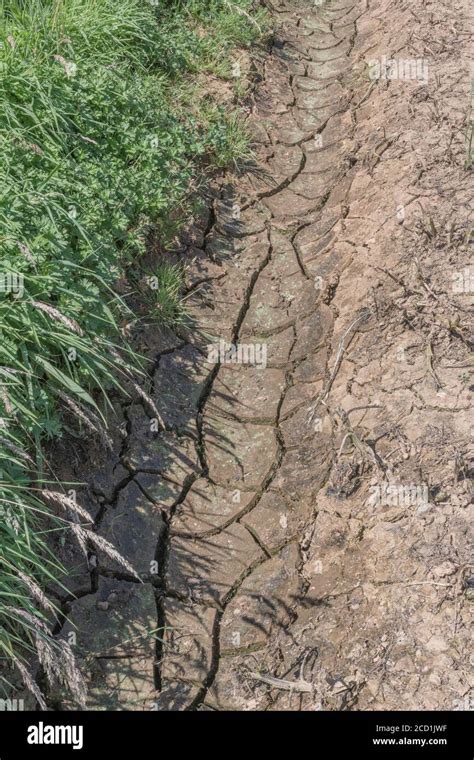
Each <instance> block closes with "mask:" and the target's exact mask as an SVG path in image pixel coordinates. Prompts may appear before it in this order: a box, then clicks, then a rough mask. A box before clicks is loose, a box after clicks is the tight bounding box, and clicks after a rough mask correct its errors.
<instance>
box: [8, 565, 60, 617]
mask: <svg viewBox="0 0 474 760" xmlns="http://www.w3.org/2000/svg"><path fill="white" fill-rule="evenodd" d="M17 574H18V577H19V578H20V580H22V581H23V583H24V584H25V586H26V588H27V589H28V591H29V592H30V594H31V596H32V597H33V599H34V600H35V602H38V604H39V605H40V606H41V607H42V608H43V609H44V610H46V611H47V612H51V613H52V614H53V615H54V616H55V617H56V616H57V614H56V610H55V608H54V606H53V605H52V603H51V602H50V601H49V599H48V597H47V596H46V594H45V593H44V592H43V591H42V590H41V588H40V587H39V586H38V584H37V583H36V582H35V581H34V580H33V578H32V577H31V575H27V574H26V573H24V572H23V571H22V570H18V571H17Z"/></svg>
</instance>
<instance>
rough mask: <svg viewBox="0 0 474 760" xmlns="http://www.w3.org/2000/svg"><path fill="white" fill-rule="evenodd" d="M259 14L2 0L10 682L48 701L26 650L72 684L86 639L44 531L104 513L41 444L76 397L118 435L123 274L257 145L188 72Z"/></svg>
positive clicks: (4, 557) (211, 63)
mask: <svg viewBox="0 0 474 760" xmlns="http://www.w3.org/2000/svg"><path fill="white" fill-rule="evenodd" d="M262 22H263V18H262V16H261V14H260V13H252V12H251V6H250V3H249V1H248V0H235V2H232V3H231V2H228V1H227V0H190V2H182V3H180V2H176V3H170V2H165V1H164V0H152V2H146V0H120V2H117V0H0V156H1V161H0V259H1V267H0V333H1V334H0V685H1V683H3V685H4V686H5V688H6V690H7V691H8V688H9V678H8V674H7V670H6V669H5V662H8V663H10V664H11V663H14V664H15V665H16V667H17V669H18V670H19V672H20V674H21V676H22V679H23V681H24V683H25V685H26V686H27V687H28V688H29V689H30V690H31V691H33V693H34V694H35V696H36V698H37V700H38V701H39V702H40V703H41V699H42V697H41V694H40V693H39V691H38V689H37V687H36V685H35V683H34V681H33V680H32V678H31V676H30V675H29V671H28V670H27V669H25V667H26V666H25V664H24V663H25V657H26V658H27V656H28V654H29V653H31V652H36V653H37V655H38V656H39V660H40V662H41V663H42V665H43V668H44V671H45V673H46V676H47V677H48V678H49V680H51V681H54V680H58V681H68V682H69V683H70V684H71V682H73V683H74V677H73V675H72V673H73V669H72V665H71V663H72V653H71V651H70V650H69V649H68V648H67V647H65V645H64V644H61V643H60V642H57V641H55V640H54V639H53V638H51V635H50V628H51V625H52V624H53V623H54V619H55V614H56V611H55V609H54V605H52V603H51V602H50V601H49V599H48V598H47V596H45V594H44V591H43V590H44V588H46V587H47V585H48V583H50V582H53V580H54V579H57V578H58V577H59V576H60V574H61V572H62V569H61V568H60V567H59V565H58V563H57V562H56V560H55V559H54V557H52V556H51V554H50V552H49V551H48V548H47V547H48V541H47V535H48V532H49V531H58V530H60V531H63V530H64V531H65V530H69V531H72V533H73V534H74V535H75V536H76V538H77V540H78V541H79V543H80V544H81V545H82V546H83V548H84V547H85V538H84V534H83V532H81V530H82V529H81V527H80V526H79V527H78V523H77V520H78V517H80V518H82V519H83V520H85V524H87V523H88V522H90V520H89V519H88V516H87V514H84V511H83V510H81V508H80V507H79V506H78V505H75V503H74V502H73V501H72V500H71V499H68V498H66V497H65V496H63V494H62V491H61V488H58V487H52V490H53V491H54V492H55V495H54V494H53V495H51V488H50V485H49V484H50V483H51V482H54V473H51V472H50V471H49V469H48V466H47V463H46V462H45V459H44V455H43V444H44V442H45V440H46V441H48V440H53V441H54V440H55V439H56V440H57V438H58V437H59V436H61V435H62V431H63V429H64V424H63V415H64V412H65V411H67V413H68V415H71V414H72V415H73V416H74V417H75V418H76V420H77V423H78V425H80V426H81V427H82V428H83V429H85V430H87V431H88V432H89V433H94V434H95V435H97V436H99V437H100V438H101V440H102V441H103V442H104V444H105V445H107V441H108V438H107V432H106V430H105V423H104V419H105V414H104V405H105V406H106V405H107V402H108V399H107V393H108V391H109V390H110V389H111V388H113V387H117V388H120V387H121V385H122V384H123V381H124V380H126V379H127V378H129V377H130V376H131V373H132V372H136V371H140V366H141V362H140V360H139V359H138V358H137V357H136V356H135V355H134V354H133V352H132V351H131V349H130V348H129V347H128V346H127V345H126V344H125V343H124V339H123V336H122V333H121V327H120V326H121V325H122V324H125V323H127V324H129V323H130V321H131V320H132V321H133V319H134V315H132V314H130V313H129V310H128V307H127V304H126V303H125V302H124V300H122V299H121V298H119V297H118V296H117V294H116V292H115V291H114V284H115V283H116V282H117V281H118V280H120V278H123V277H124V273H125V272H127V273H130V272H133V271H134V269H138V266H139V265H138V264H137V261H138V257H139V256H140V254H141V253H143V252H144V250H145V247H146V240H147V235H148V233H149V231H150V228H151V226H152V225H155V226H156V225H157V224H158V225H160V224H161V223H162V224H163V225H165V222H166V219H167V218H168V216H169V215H170V213H171V211H172V210H174V209H176V208H177V207H179V206H180V205H182V204H183V202H184V200H185V198H186V196H187V194H188V193H189V190H190V188H195V187H196V185H197V183H198V178H199V177H202V173H203V172H202V169H203V165H205V164H206V165H207V164H209V162H210V161H211V162H213V163H214V164H216V165H218V166H223V165H224V164H227V163H229V162H231V161H232V160H235V159H236V158H237V157H238V156H239V155H240V154H242V153H243V152H244V151H245V150H246V145H245V139H244V136H243V132H242V129H241V127H240V125H239V122H238V119H237V118H236V116H235V115H234V114H232V113H230V114H225V113H224V112H223V111H222V110H220V109H219V108H217V107H210V106H209V103H208V102H204V101H203V103H202V105H200V104H199V99H198V100H197V102H195V103H194V104H193V107H192V109H191V108H190V107H189V86H190V85H189V83H190V77H192V76H194V75H197V74H201V73H202V72H209V73H212V74H214V75H219V76H229V72H230V70H231V69H230V55H229V54H230V51H231V50H232V48H233V46H235V45H236V44H237V45H247V44H249V43H251V42H252V41H253V40H254V39H255V38H256V37H257V36H258V35H259V34H260V32H261V27H262ZM150 274H153V273H148V275H150ZM132 280H133V277H132ZM157 283H158V284H157V287H156V288H152V289H151V290H150V291H149V293H148V298H149V305H150V313H149V315H148V317H147V318H149V319H150V318H152V319H156V320H161V321H162V322H163V323H166V324H171V323H173V322H175V321H177V320H179V319H181V318H182V304H181V302H180V283H179V277H178V276H177V272H176V270H175V269H173V267H171V266H169V267H168V266H167V265H164V266H163V267H162V268H161V269H160V273H159V276H158V278H157ZM132 284H133V283H132ZM45 489H48V490H45ZM53 513H54V516H53ZM91 535H93V534H91ZM2 663H3V665H2ZM74 688H75V691H76V694H79V693H80V692H81V686H80V684H78V683H76V684H75V687H74Z"/></svg>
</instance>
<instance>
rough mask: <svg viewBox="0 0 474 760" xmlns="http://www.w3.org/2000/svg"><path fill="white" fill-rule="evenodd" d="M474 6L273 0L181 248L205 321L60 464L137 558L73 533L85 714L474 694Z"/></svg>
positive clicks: (368, 706)
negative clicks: (245, 160) (243, 160)
mask: <svg viewBox="0 0 474 760" xmlns="http://www.w3.org/2000/svg"><path fill="white" fill-rule="evenodd" d="M470 6H471V3H470V2H469V0H449V2H448V1H446V2H443V0H433V1H432V2H430V0H410V1H409V2H408V1H403V0H334V2H323V1H322V2H321V3H319V2H317V3H316V4H312V3H310V2H309V0H308V1H307V2H299V3H293V2H290V0H284V2H281V3H280V4H278V5H275V6H274V7H273V9H272V13H273V16H274V19H275V25H276V34H275V39H274V42H273V44H272V48H271V52H270V53H269V54H268V57H267V58H266V61H265V65H264V71H263V75H262V78H261V81H260V82H259V83H258V86H257V88H256V91H255V95H254V100H253V105H252V109H251V113H250V114H249V124H250V126H251V129H252V131H253V134H254V138H255V142H256V145H257V148H256V153H257V159H258V160H257V165H256V166H254V167H252V170H251V171H248V172H246V173H245V174H244V175H243V176H241V177H239V178H236V177H235V176H231V175H228V176H226V177H223V178H221V180H220V181H218V182H217V183H216V186H215V187H214V188H212V189H211V191H210V194H209V198H208V202H207V207H206V208H205V209H204V211H203V213H202V216H201V218H199V219H195V220H194V221H193V224H192V225H191V229H190V232H189V234H188V235H187V236H186V235H185V236H184V238H183V241H182V246H181V248H180V249H177V250H176V252H175V255H176V256H177V257H179V258H180V260H182V261H184V262H186V266H187V275H186V276H187V288H188V306H189V311H190V313H191V314H192V316H193V318H194V320H195V323H196V325H195V328H194V329H193V330H189V331H188V330H182V331H180V332H179V334H163V333H160V334H157V332H156V330H154V329H150V330H149V331H148V332H147V333H146V334H144V335H143V336H142V342H143V347H144V348H145V349H146V350H147V352H148V355H149V356H150V357H152V358H153V364H152V370H151V372H150V377H149V382H148V385H147V386H146V384H145V386H146V390H147V391H148V392H149V393H150V395H151V396H152V398H153V400H154V403H155V404H156V407H157V410H158V412H159V415H157V414H156V411H155V410H154V409H153V407H152V406H151V405H150V404H149V403H147V402H146V401H142V400H141V399H140V398H139V397H136V398H135V399H134V400H133V401H132V402H131V403H130V402H128V403H127V404H125V405H123V406H122V407H120V408H118V410H117V414H118V419H119V424H116V427H115V431H114V434H115V438H116V448H115V451H114V453H113V454H111V455H107V457H104V454H103V453H101V452H99V451H97V452H94V451H91V449H90V448H88V450H87V451H78V452H76V462H75V461H74V457H71V459H72V461H71V475H72V479H74V473H75V472H76V474H77V479H80V478H81V477H82V474H83V472H84V461H89V463H90V471H89V475H90V477H89V486H88V488H87V489H83V490H82V491H78V496H80V498H83V499H84V502H85V503H86V506H88V508H92V509H95V510H96V514H97V524H96V527H97V532H98V534H99V535H100V536H103V537H105V538H107V539H108V540H110V541H112V542H114V543H115V545H116V546H117V548H118V549H119V551H120V552H121V553H122V554H123V555H124V556H125V557H126V558H127V560H128V561H129V562H130V563H131V564H132V565H133V567H134V568H135V569H136V570H137V571H138V573H139V574H140V578H141V582H139V580H138V579H137V578H136V577H134V576H133V575H132V574H131V573H128V572H127V571H126V570H124V569H123V568H122V567H121V566H120V565H118V564H117V565H114V563H113V562H112V561H111V560H110V559H109V560H108V559H106V558H104V557H103V556H102V557H99V560H98V561H95V560H94V558H92V560H91V563H90V566H89V568H88V567H86V566H85V564H84V562H83V560H81V558H80V555H79V553H78V554H77V558H76V557H75V555H74V551H73V550H72V549H71V548H69V549H67V548H66V549H62V550H61V551H62V554H63V558H64V555H66V559H67V561H68V562H69V564H70V566H71V573H72V572H73V569H74V575H73V577H72V580H71V593H70V594H69V595H68V596H67V597H66V598H64V599H63V604H64V611H65V613H67V614H68V616H69V620H70V622H65V623H64V625H63V626H62V628H61V630H59V629H58V635H59V636H66V637H68V638H69V640H70V641H72V643H73V645H74V646H75V651H76V653H77V656H78V661H79V664H80V666H81V668H82V669H83V670H84V672H85V674H86V676H87V679H88V684H89V697H88V707H89V708H90V709H94V708H101V709H127V710H149V709H158V710H183V709H217V710H227V709H239V710H268V709H283V710H314V709H329V710H346V709H361V710H372V709H385V710H390V709H401V708H405V709H440V708H445V709H468V707H469V705H472V692H470V689H471V688H472V686H473V681H472V673H473V670H472V652H471V651H470V647H469V620H470V619H469V615H470V607H471V609H472V606H471V604H470V603H472V595H473V591H472V588H473V585H474V583H473V576H474V570H473V566H472V564H470V563H471V562H472V555H471V553H470V548H471V547H472V523H473V514H472V474H473V470H472V443H473V431H474V428H473V423H472V417H471V416H470V409H471V403H472V390H473V386H472V358H471V353H470V349H471V347H472V343H471V342H470V341H471V339H472V332H470V327H471V322H470V316H469V314H470V312H469V309H470V307H472V302H473V293H474V271H473V269H472V261H471V262H470V261H469V253H470V252H471V253H472V239H473V235H472V218H473V217H472V212H473V205H474V203H473V194H472V169H471V161H470V157H469V147H468V143H467V138H468V134H469V125H470V121H469V119H470V105H471V103H470V99H471V66H472V54H473V47H472V38H471V37H470V34H471V32H472V31H473V12H472V6H471V7H470ZM384 56H385V58H384ZM417 59H418V61H419V63H418V67H417V66H416V64H414V67H413V66H411V64H410V63H409V62H410V61H415V62H416V60H417ZM390 61H392V63H390ZM407 61H408V64H406V62H407ZM376 62H378V63H376ZM407 66H408V68H407ZM470 266H471V268H470V269H469V267H470ZM220 341H223V342H224V344H222V343H220ZM225 344H232V345H233V346H234V347H235V349H234V350H233V351H232V350H229V346H228V345H225ZM145 386H144V387H145ZM87 457H89V459H88V460H87ZM75 467H76V470H75V469H74V468H75ZM58 551H59V549H58ZM470 658H471V661H470ZM50 700H51V705H52V706H53V707H60V708H62V709H71V708H73V707H74V705H73V704H72V703H71V702H70V701H69V699H68V698H67V697H65V696H64V695H51V697H50Z"/></svg>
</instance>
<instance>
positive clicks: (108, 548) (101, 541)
mask: <svg viewBox="0 0 474 760" xmlns="http://www.w3.org/2000/svg"><path fill="white" fill-rule="evenodd" d="M70 528H71V530H72V531H73V532H74V533H75V534H76V535H79V536H81V537H82V539H83V541H84V542H86V541H90V542H91V543H92V544H93V545H94V546H95V547H96V548H97V549H101V550H102V551H103V552H104V554H105V555H106V556H107V557H109V559H111V560H113V561H114V562H117V564H119V565H121V566H122V567H124V568H125V570H128V572H129V573H131V575H133V576H134V577H135V578H136V579H137V580H139V581H141V578H140V576H139V575H138V573H137V571H136V570H135V569H134V568H133V566H132V565H131V564H130V562H128V561H127V560H126V559H125V557H123V556H122V555H121V554H120V552H118V551H117V549H115V548H114V547H113V546H112V544H110V543H109V542H108V541H107V540H106V539H105V538H103V537H102V536H99V535H97V533H95V532H94V531H93V530H85V529H84V528H83V527H81V526H80V525H77V524H75V523H70Z"/></svg>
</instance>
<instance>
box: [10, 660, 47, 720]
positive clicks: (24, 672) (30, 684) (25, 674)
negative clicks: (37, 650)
mask: <svg viewBox="0 0 474 760" xmlns="http://www.w3.org/2000/svg"><path fill="white" fill-rule="evenodd" d="M11 657H12V660H13V662H14V664H15V665H16V667H17V668H18V670H19V672H20V675H21V677H22V679H23V683H24V684H25V686H26V688H27V689H28V691H29V692H31V694H33V696H34V698H35V699H36V701H37V702H38V704H39V706H40V709H41V710H47V709H48V708H47V706H46V702H45V701H44V695H43V694H42V693H41V691H40V689H39V687H38V684H37V683H36V682H35V680H34V678H33V676H32V675H31V673H30V671H29V670H28V668H27V667H26V666H25V665H24V663H23V662H22V661H21V660H20V659H18V657H16V656H15V655H14V654H13V655H12V656H11Z"/></svg>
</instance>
